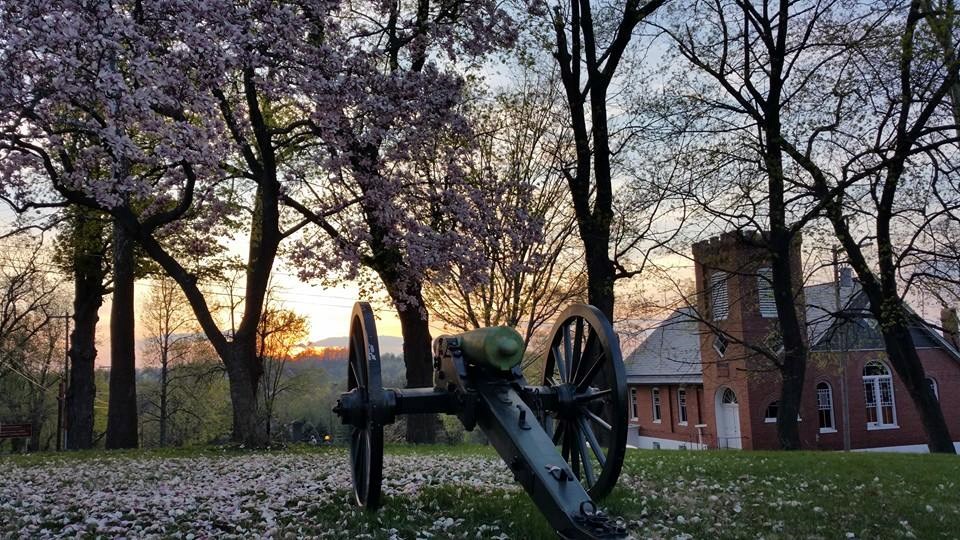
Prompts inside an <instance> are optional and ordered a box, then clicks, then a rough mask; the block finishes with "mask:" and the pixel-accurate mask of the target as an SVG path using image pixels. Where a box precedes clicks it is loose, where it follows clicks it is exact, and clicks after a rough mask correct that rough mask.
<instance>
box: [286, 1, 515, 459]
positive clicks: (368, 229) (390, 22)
mask: <svg viewBox="0 0 960 540" xmlns="http://www.w3.org/2000/svg"><path fill="white" fill-rule="evenodd" d="M361 5H363V6H365V7H367V8H368V9H364V11H363V13H362V15H359V14H358V13H356V12H351V11H345V12H344V15H345V16H344V17H343V18H342V19H341V20H339V21H338V22H339V24H340V30H341V32H342V33H343V35H344V37H345V39H347V40H348V42H349V43H350V44H351V47H352V48H351V49H349V51H350V56H349V57H346V58H344V62H345V65H344V67H343V68H342V70H343V71H344V72H346V73H350V74H351V78H350V79H348V80H347V83H346V84H347V86H345V87H343V89H342V91H340V92H331V91H330V88H329V86H328V85H321V84H311V85H310V86H306V87H305V88H304V90H305V93H306V96H307V98H308V99H310V100H311V103H310V106H311V107H312V110H311V114H310V122H311V124H312V125H311V129H312V131H313V134H314V135H315V136H316V137H317V139H318V141H319V142H320V144H319V145H318V146H317V148H316V149H315V151H313V152H311V154H310V158H312V159H311V160H309V161H308V162H306V163H305V164H304V171H303V172H304V174H303V175H302V176H300V177H299V178H298V182H296V183H293V184H292V187H291V188H290V192H288V193H287V194H285V196H284V199H285V203H286V204H288V205H289V206H290V207H292V208H294V209H296V210H297V211H299V212H300V213H301V214H302V215H303V216H305V217H306V218H307V219H309V220H310V221H311V222H312V223H313V224H314V225H316V227H315V228H314V230H311V231H308V232H307V234H305V235H304V236H303V238H302V240H301V242H300V243H299V245H298V246H297V248H296V251H295V253H294V255H295V258H296V260H297V261H298V263H299V265H300V268H301V276H302V277H304V278H306V279H311V278H321V279H330V278H331V277H333V278H334V279H340V278H348V279H349V278H356V277H358V275H359V274H360V271H361V269H367V270H369V271H372V272H373V273H375V274H376V276H377V277H378V278H379V279H380V281H381V282H382V284H383V286H384V287H385V289H386V291H387V293H388V295H389V297H390V299H391V301H392V302H393V304H394V306H395V307H396V309H397V314H398V316H399V319H400V323H401V327H402V331H403V337H404V345H403V348H404V362H405V365H406V375H407V381H406V382H407V385H408V386H410V387H423V386H430V385H432V384H433V370H432V360H431V345H430V342H431V336H430V327H429V316H428V312H427V310H426V308H425V305H424V292H423V290H424V284H425V282H428V281H432V280H436V279H438V278H439V277H440V276H444V275H447V274H448V273H449V270H450V268H451V266H452V265H453V264H454V263H456V264H457V265H458V266H459V267H460V269H461V270H465V271H463V272H461V274H460V277H461V279H462V280H463V286H465V287H467V288H470V287H472V286H473V284H472V283H471V280H472V279H474V277H475V276H476V275H478V270H479V267H480V266H482V262H481V260H482V253H483V252H482V250H480V249H477V248H476V247H475V243H474V242H473V241H472V239H474V238H476V235H474V234H471V231H474V232H475V231H479V230H488V227H487V225H488V224H489V223H490V222H491V220H492V216H491V214H490V212H491V211H492V208H493V206H495V205H497V204H498V203H499V202H498V201H496V200H493V199H491V198H489V197H488V195H489V193H490V192H489V190H487V191H485V190H482V189H479V188H478V186H477V185H476V184H475V182H484V181H486V182H494V181H496V179H495V178H493V177H489V178H481V179H477V178H473V179H471V178H470V175H469V172H468V170H467V169H468V167H467V166H466V161H467V160H469V157H470V156H469V150H468V148H469V145H470V140H471V138H472V133H471V130H470V126H469V124H468V122H467V121H466V118H465V116H464V114H463V112H462V110H461V109H462V105H463V99H464V98H465V89H464V77H463V75H462V74H461V73H460V72H459V71H458V70H456V69H455V66H456V64H457V63H458V62H459V63H462V62H463V61H464V60H466V61H467V62H475V61H477V60H479V59H481V58H482V57H483V56H484V55H486V54H488V53H490V52H492V51H495V50H497V49H501V48H503V47H507V46H509V45H510V44H511V42H512V24H511V19H510V17H508V15H507V14H506V12H504V11H502V10H501V9H500V8H499V7H498V4H497V3H496V2H493V1H489V0H475V1H470V2H430V1H428V0H421V1H419V2H417V3H416V5H415V6H411V7H409V8H408V7H406V6H404V5H403V4H402V3H394V4H389V5H379V4H361ZM327 84H329V83H327ZM435 428H436V421H435V416H434V415H425V416H424V417H422V418H411V419H408V421H407V440H408V441H411V442H430V441H432V440H433V439H434V436H435Z"/></svg>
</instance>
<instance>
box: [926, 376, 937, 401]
mask: <svg viewBox="0 0 960 540" xmlns="http://www.w3.org/2000/svg"><path fill="white" fill-rule="evenodd" d="M927 384H929V385H930V388H932V389H933V397H935V398H937V401H940V385H939V384H937V380H936V379H934V378H933V377H929V376H928V377H927Z"/></svg>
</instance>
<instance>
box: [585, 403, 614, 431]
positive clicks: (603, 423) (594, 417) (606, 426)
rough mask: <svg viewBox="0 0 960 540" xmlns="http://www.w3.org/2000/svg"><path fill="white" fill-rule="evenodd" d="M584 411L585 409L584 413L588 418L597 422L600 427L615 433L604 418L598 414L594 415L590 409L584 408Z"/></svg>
mask: <svg viewBox="0 0 960 540" xmlns="http://www.w3.org/2000/svg"><path fill="white" fill-rule="evenodd" d="M582 409H583V412H584V413H585V414H586V415H587V416H589V417H590V418H591V419H592V420H593V421H594V422H596V423H597V425H598V426H600V427H602V428H603V429H605V430H607V431H613V428H612V427H611V426H610V424H609V423H608V422H607V421H606V420H604V419H603V418H600V417H599V416H597V415H596V413H594V412H593V411H591V410H590V409H587V408H586V407H582Z"/></svg>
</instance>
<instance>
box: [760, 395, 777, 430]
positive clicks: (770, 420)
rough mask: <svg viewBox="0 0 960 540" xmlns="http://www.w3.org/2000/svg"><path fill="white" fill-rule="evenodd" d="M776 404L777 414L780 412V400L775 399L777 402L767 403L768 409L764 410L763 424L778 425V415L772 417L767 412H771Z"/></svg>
mask: <svg viewBox="0 0 960 540" xmlns="http://www.w3.org/2000/svg"><path fill="white" fill-rule="evenodd" d="M774 403H776V404H777V413H779V412H780V400H778V399H775V400H773V401H771V402H770V403H767V406H766V408H764V409H763V423H764V424H776V423H777V415H773V416H772V417H771V416H768V415H767V412H768V411H769V410H770V407H771V406H772V405H773V404H774Z"/></svg>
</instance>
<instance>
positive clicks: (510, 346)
mask: <svg viewBox="0 0 960 540" xmlns="http://www.w3.org/2000/svg"><path fill="white" fill-rule="evenodd" d="M437 340H438V341H440V340H448V341H449V340H456V341H457V346H458V347H459V348H460V351H461V352H462V353H463V357H464V359H466V361H467V363H469V364H473V365H475V366H486V367H490V368H493V369H495V370H497V371H510V370H511V369H513V368H514V367H516V366H518V365H520V361H521V360H523V352H524V345H523V338H522V337H520V333H519V332H517V331H516V330H514V329H513V328H510V327H509V326H490V327H487V328H478V329H476V330H470V331H469V332H464V333H462V334H457V335H454V336H440V337H439V338H437Z"/></svg>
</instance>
